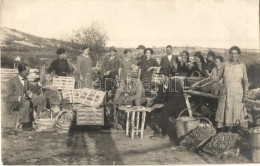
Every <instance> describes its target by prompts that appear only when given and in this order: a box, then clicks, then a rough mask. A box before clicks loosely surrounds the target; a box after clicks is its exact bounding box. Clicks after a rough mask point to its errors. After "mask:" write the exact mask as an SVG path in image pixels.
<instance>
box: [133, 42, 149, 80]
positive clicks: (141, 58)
mask: <svg viewBox="0 0 260 166" xmlns="http://www.w3.org/2000/svg"><path fill="white" fill-rule="evenodd" d="M136 49H137V51H138V57H137V58H136V65H137V66H138V67H139V69H140V68H141V66H143V63H144V61H145V60H146V58H147V57H146V55H145V53H144V50H145V46H144V45H139V46H138V47H137V48H136ZM142 77H143V76H142V75H141V70H139V73H138V78H139V79H140V80H142Z"/></svg>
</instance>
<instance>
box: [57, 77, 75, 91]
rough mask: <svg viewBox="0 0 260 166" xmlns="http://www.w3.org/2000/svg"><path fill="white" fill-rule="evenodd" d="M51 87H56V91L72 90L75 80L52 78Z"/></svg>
mask: <svg viewBox="0 0 260 166" xmlns="http://www.w3.org/2000/svg"><path fill="white" fill-rule="evenodd" d="M52 85H53V86H56V87H57V89H74V86H75V78H73V77H62V76H59V77H53V83H52Z"/></svg>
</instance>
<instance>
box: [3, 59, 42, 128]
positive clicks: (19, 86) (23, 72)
mask: <svg viewBox="0 0 260 166" xmlns="http://www.w3.org/2000/svg"><path fill="white" fill-rule="evenodd" d="M18 72H19V74H18V75H17V76H16V77H13V78H11V79H10V80H9V81H8V84H7V97H6V101H7V108H8V110H9V111H10V112H14V111H18V117H17V119H16V124H15V129H18V128H19V127H20V126H22V127H23V129H24V130H29V131H31V130H32V129H33V128H32V124H31V122H32V119H31V117H32V116H31V115H32V113H33V112H32V111H33V108H35V107H36V108H37V116H38V115H39V113H40V112H41V111H42V110H44V109H45V108H46V103H47V100H46V97H45V96H43V95H40V96H36V97H32V92H36V93H37V92H38V91H39V90H40V88H41V87H42V83H40V82H38V84H36V85H34V84H31V83H30V82H29V81H28V79H27V76H28V75H29V73H30V67H29V66H28V65H27V64H25V63H20V64H19V65H18ZM32 107H33V108H32Z"/></svg>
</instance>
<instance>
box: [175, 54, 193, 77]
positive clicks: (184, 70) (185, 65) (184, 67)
mask: <svg viewBox="0 0 260 166" xmlns="http://www.w3.org/2000/svg"><path fill="white" fill-rule="evenodd" d="M191 65H192V63H191V61H190V56H189V52H188V51H186V50H185V51H183V52H182V53H181V60H178V75H180V76H188V73H189V66H191Z"/></svg>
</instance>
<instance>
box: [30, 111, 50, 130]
mask: <svg viewBox="0 0 260 166" xmlns="http://www.w3.org/2000/svg"><path fill="white" fill-rule="evenodd" d="M44 111H47V112H48V113H50V117H49V118H44V119H40V118H37V119H36V120H35V121H34V122H35V124H36V126H37V127H36V130H37V131H49V130H53V129H54V124H55V119H54V118H53V116H52V111H51V110H49V109H47V108H46V109H44V110H42V111H41V112H40V115H39V116H41V113H43V112H44Z"/></svg>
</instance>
